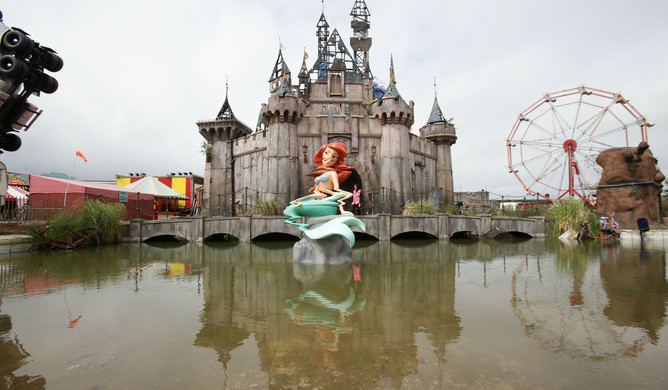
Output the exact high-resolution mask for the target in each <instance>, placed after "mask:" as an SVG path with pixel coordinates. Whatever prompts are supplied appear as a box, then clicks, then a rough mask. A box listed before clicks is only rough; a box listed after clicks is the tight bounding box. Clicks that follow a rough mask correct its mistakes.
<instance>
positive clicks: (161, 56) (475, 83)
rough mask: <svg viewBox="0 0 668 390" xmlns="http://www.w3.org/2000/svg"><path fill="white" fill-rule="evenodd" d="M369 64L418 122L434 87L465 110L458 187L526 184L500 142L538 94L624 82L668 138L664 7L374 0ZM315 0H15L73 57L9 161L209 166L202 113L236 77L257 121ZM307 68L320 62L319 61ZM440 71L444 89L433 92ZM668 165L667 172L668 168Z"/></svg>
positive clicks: (56, 165)
mask: <svg viewBox="0 0 668 390" xmlns="http://www.w3.org/2000/svg"><path fill="white" fill-rule="evenodd" d="M353 4H354V1H353V0H350V1H347V2H346V1H336V2H334V1H327V2H325V16H326V18H327V20H328V22H329V24H330V26H331V27H330V30H333V29H334V28H336V29H337V30H338V31H339V33H340V34H341V36H342V37H343V39H344V40H345V41H347V40H348V38H349V37H350V35H351V30H350V15H349V14H350V10H351V8H352V6H353ZM367 5H368V7H369V10H370V12H371V29H370V35H371V37H372V38H373V46H372V48H371V51H370V62H371V66H372V71H373V72H374V75H375V76H376V77H377V78H378V79H379V81H380V82H382V83H385V84H386V83H387V82H388V80H389V62H390V55H392V56H393V57H394V64H395V68H396V75H397V82H398V88H399V91H400V92H401V94H402V96H403V97H404V98H405V99H406V100H413V101H414V102H415V118H416V122H415V125H414V127H413V131H414V132H417V131H418V129H419V127H420V126H422V125H423V124H424V123H425V122H426V120H427V117H428V115H429V111H430V109H431V104H432V102H433V98H434V93H435V92H436V93H437V95H438V99H439V102H440V104H441V107H442V108H443V110H444V113H445V115H446V117H454V121H455V123H456V125H457V135H458V141H457V143H456V144H455V145H454V146H453V149H452V150H453V166H454V176H455V187H456V189H458V190H459V189H460V188H461V189H462V190H479V189H481V188H487V189H488V190H490V191H492V192H494V193H499V194H506V195H509V194H519V195H521V194H523V190H522V187H521V185H520V184H519V183H518V182H517V180H515V178H514V177H513V176H512V175H511V174H509V173H508V169H507V159H506V148H505V139H506V137H507V136H508V134H509V133H510V130H511V128H512V126H513V123H514V121H515V119H516V118H517V115H518V114H519V113H520V112H521V111H522V110H524V109H525V108H526V107H528V106H529V105H530V104H532V103H533V102H534V101H536V100H537V99H539V98H540V97H541V96H542V94H543V93H546V92H551V91H558V90H563V89H568V88H573V87H576V86H578V85H583V84H585V85H588V86H591V87H594V88H600V89H603V90H609V91H613V92H621V93H622V94H623V95H624V96H625V97H626V98H628V99H630V100H631V102H632V104H634V106H635V107H636V108H637V109H638V111H640V112H641V113H643V114H644V115H645V116H646V117H647V118H648V120H649V121H650V122H652V123H656V126H655V127H653V128H651V129H650V136H649V137H650V145H651V146H652V149H653V152H654V154H655V155H656V156H657V157H659V160H660V162H661V163H662V157H663V156H666V154H667V152H668V150H666V146H665V145H668V136H667V135H666V123H668V112H666V110H665V107H666V104H667V103H668V76H667V75H666V72H665V71H664V69H663V66H664V64H665V63H666V62H667V61H666V60H667V58H666V57H667V54H668V52H666V50H665V47H666V46H667V44H668V27H667V26H666V24H665V23H663V20H662V16H663V15H666V14H668V12H667V11H668V4H664V2H640V3H631V2H621V1H604V0H597V1H587V2H578V1H570V0H569V1H561V2H556V3H555V2H536V1H528V0H527V1H520V0H510V1H505V2H488V1H485V2H483V1H469V2H444V1H436V0H434V1H428V0H416V1H413V2H411V3H410V6H407V3H406V2H405V1H399V0H384V1H379V0H367ZM321 7H322V4H321V2H320V1H315V0H286V1H282V2H276V1H270V0H257V1H253V2H237V1H213V0H194V1H191V2H188V3H185V2H178V1H157V0H145V1H140V2H136V1H129V0H118V1H114V2H111V1H104V0H103V1H85V0H71V1H68V2H65V3H63V2H52V1H48V0H35V1H32V2H24V1H22V2H10V3H7V4H5V5H3V6H2V11H3V13H4V21H5V23H6V24H8V25H10V26H17V27H20V28H22V29H24V30H26V31H27V32H29V33H30V34H31V35H32V37H33V38H34V39H35V40H37V41H39V42H40V43H42V44H44V45H47V46H50V47H52V48H53V49H55V50H56V51H58V52H59V53H60V54H61V56H62V57H63V59H64V61H65V67H64V68H63V70H62V71H61V72H58V73H57V74H55V76H56V78H57V79H58V81H59V83H60V88H59V90H58V91H57V92H56V93H55V94H53V95H42V96H39V97H36V98H33V99H31V100H32V101H33V103H34V104H36V105H38V106H39V107H40V108H42V109H44V114H43V115H42V117H40V118H39V119H38V120H37V122H36V123H35V125H34V126H33V128H32V129H30V131H28V132H27V133H23V134H22V135H21V136H22V140H23V147H22V148H21V149H20V150H19V151H17V152H14V153H5V154H2V155H1V156H0V160H2V161H3V162H4V163H5V164H6V165H7V167H8V169H9V170H10V171H15V172H26V173H41V172H51V171H61V172H66V173H68V172H69V170H70V169H71V168H72V161H73V159H74V153H75V151H76V150H81V151H83V152H84V153H85V154H86V157H87V158H89V163H87V164H77V165H76V170H75V172H74V176H76V177H78V178H83V179H99V180H111V179H113V178H114V174H117V173H119V174H124V173H128V172H146V173H150V174H154V175H161V174H164V173H167V172H172V171H183V170H187V171H192V172H195V173H198V174H203V172H204V156H203V155H202V154H201V153H200V152H199V146H200V144H201V142H202V141H203V138H202V137H201V136H200V135H199V134H198V132H197V126H196V122H197V121H199V120H202V119H211V118H213V117H215V115H216V114H217V112H218V110H219V109H220V107H221V105H222V103H223V101H224V99H225V91H226V87H225V84H226V80H228V83H229V98H230V102H231V105H232V109H233V110H234V112H235V114H236V115H237V117H239V118H240V119H241V120H242V121H243V122H245V123H246V124H247V125H249V126H251V127H253V126H254V125H255V123H256V121H257V115H258V112H259V110H260V105H261V104H262V103H263V102H266V100H267V98H268V96H269V87H268V78H269V75H270V74H271V70H272V69H273V65H274V63H275V61H276V55H277V53H278V48H279V38H280V41H281V43H282V44H283V45H284V46H285V50H284V52H283V54H284V56H285V58H286V61H287V62H288V65H289V67H290V69H291V70H292V72H294V73H296V72H298V71H299V67H300V66H301V61H302V55H303V52H304V50H306V51H307V52H308V53H309V55H310V59H309V61H313V60H314V58H315V53H316V52H317V40H316V36H315V31H316V27H315V26H316V23H317V21H318V19H319V17H320V13H321V11H322V9H321ZM308 65H309V66H310V65H311V63H309V64H308ZM434 78H435V79H436V91H434V86H433V84H434ZM664 169H668V168H666V167H664Z"/></svg>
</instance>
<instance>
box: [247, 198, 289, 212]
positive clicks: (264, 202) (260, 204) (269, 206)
mask: <svg viewBox="0 0 668 390" xmlns="http://www.w3.org/2000/svg"><path fill="white" fill-rule="evenodd" d="M253 214H257V215H267V216H269V215H283V208H282V207H281V205H280V204H279V203H278V200H276V199H260V200H258V201H257V204H256V205H255V206H253Z"/></svg>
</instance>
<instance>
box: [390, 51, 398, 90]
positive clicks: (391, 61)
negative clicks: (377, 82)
mask: <svg viewBox="0 0 668 390" xmlns="http://www.w3.org/2000/svg"><path fill="white" fill-rule="evenodd" d="M390 83H391V84H396V83H397V80H395V78H394V57H393V56H392V54H390Z"/></svg>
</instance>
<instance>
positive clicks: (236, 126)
mask: <svg viewBox="0 0 668 390" xmlns="http://www.w3.org/2000/svg"><path fill="white" fill-rule="evenodd" d="M226 89H227V88H226ZM197 127H198V128H199V133H200V134H201V135H202V137H204V139H205V140H206V142H207V164H206V168H205V173H204V179H205V183H206V185H205V186H204V191H205V192H204V199H203V201H204V202H203V207H204V209H208V210H210V211H211V212H212V214H213V213H215V214H214V215H220V213H221V210H222V211H223V212H228V211H229V210H233V205H234V203H235V186H234V158H233V156H234V148H233V147H234V143H233V141H234V140H235V139H237V138H239V137H243V136H245V135H247V134H250V133H251V132H252V131H251V129H250V128H249V127H248V126H246V125H245V124H243V123H242V122H241V121H239V120H238V119H237V118H236V117H235V116H234V112H232V107H231V106H230V102H229V100H228V96H227V91H226V93H225V102H224V103H223V106H222V107H221V108H220V111H219V112H218V115H217V116H216V119H212V120H205V121H199V122H197Z"/></svg>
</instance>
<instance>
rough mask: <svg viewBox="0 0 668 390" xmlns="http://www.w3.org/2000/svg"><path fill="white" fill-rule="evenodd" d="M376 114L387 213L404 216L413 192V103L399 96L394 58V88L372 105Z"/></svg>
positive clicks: (392, 69)
mask: <svg viewBox="0 0 668 390" xmlns="http://www.w3.org/2000/svg"><path fill="white" fill-rule="evenodd" d="M371 112H372V115H373V116H374V117H375V118H376V119H379V120H380V124H381V141H380V150H378V151H377V154H378V156H379V160H380V186H381V187H382V188H384V190H383V191H381V192H384V193H381V196H382V197H383V199H382V201H383V202H385V204H386V206H385V208H384V209H385V210H388V211H390V212H391V213H392V214H400V213H401V207H402V205H403V204H404V203H405V202H406V201H407V200H408V199H409V197H410V193H411V170H410V164H409V156H410V153H409V136H410V129H411V126H412V125H413V121H414V119H413V104H412V102H411V104H408V103H406V101H404V99H403V98H402V97H401V95H400V94H399V91H398V90H397V85H396V79H395V76H394V60H393V59H390V85H389V86H388V87H387V90H386V91H385V94H384V95H383V96H382V97H381V98H380V99H377V100H375V101H374V102H373V103H372V104H371Z"/></svg>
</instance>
